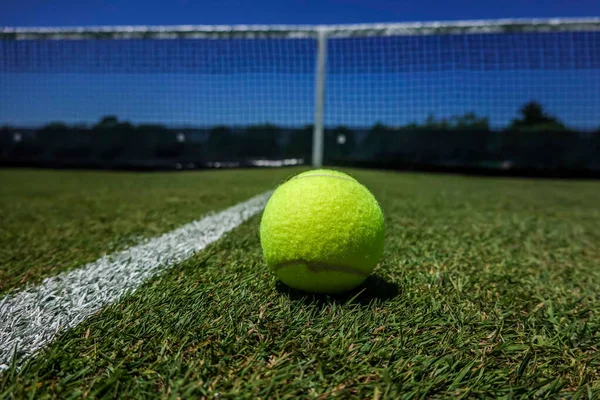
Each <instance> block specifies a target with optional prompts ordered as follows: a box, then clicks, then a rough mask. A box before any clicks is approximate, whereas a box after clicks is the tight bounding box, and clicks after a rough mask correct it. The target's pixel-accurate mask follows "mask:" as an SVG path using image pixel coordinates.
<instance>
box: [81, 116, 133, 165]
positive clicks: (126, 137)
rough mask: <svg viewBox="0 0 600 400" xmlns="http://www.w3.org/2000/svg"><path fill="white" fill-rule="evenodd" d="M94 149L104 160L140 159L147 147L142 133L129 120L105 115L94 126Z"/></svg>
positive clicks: (92, 134) (98, 156)
mask: <svg viewBox="0 0 600 400" xmlns="http://www.w3.org/2000/svg"><path fill="white" fill-rule="evenodd" d="M91 136H92V139H91V140H92V143H93V149H94V152H95V153H96V157H97V158H99V159H100V160H102V161H115V160H118V159H124V158H128V159H139V158H140V157H141V154H140V153H141V150H142V149H144V148H145V145H144V138H143V137H142V134H141V133H140V132H138V131H137V129H136V128H135V127H134V126H133V125H132V124H131V123H129V122H119V121H118V119H117V117H115V116H105V117H103V118H101V119H100V121H98V123H97V124H95V125H94V126H92V129H91Z"/></svg>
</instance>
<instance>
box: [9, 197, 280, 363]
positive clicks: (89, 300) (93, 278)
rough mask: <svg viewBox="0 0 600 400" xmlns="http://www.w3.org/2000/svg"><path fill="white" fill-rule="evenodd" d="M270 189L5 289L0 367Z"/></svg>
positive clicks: (183, 254) (240, 217) (256, 206)
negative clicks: (73, 267)
mask: <svg viewBox="0 0 600 400" xmlns="http://www.w3.org/2000/svg"><path fill="white" fill-rule="evenodd" d="M271 193H272V192H271V191H269V192H266V193H263V194H261V195H258V196H256V197H253V198H251V199H249V200H247V201H245V202H243V203H240V204H237V205H235V206H233V207H231V208H228V209H226V210H224V211H222V212H219V213H216V214H213V215H209V216H207V217H205V218H203V219H201V220H198V221H195V222H191V223H189V224H186V225H183V226H182V227H180V228H178V229H175V230H173V231H171V232H169V233H166V234H164V235H162V236H159V237H157V238H155V239H151V240H148V241H146V242H144V243H141V244H139V245H136V246H133V247H130V248H129V249H127V250H124V251H121V252H118V253H116V254H113V255H109V256H105V257H102V258H100V259H98V260H96V261H94V262H93V263H91V264H88V265H86V266H84V267H82V268H80V269H77V270H74V271H71V272H66V273H62V274H59V275H57V276H54V277H51V278H47V279H45V280H44V281H43V282H42V283H41V284H40V285H39V286H36V287H33V288H30V289H26V290H23V291H21V292H16V293H15V294H9V295H7V296H6V297H4V298H3V299H1V300H0V371H1V370H3V369H7V368H8V367H9V365H10V364H11V363H12V362H13V361H17V363H18V362H20V361H22V360H24V359H25V358H27V357H30V356H31V355H33V354H34V353H35V352H36V351H38V350H39V349H40V348H42V347H43V346H45V345H46V344H48V343H49V342H51V341H52V340H53V339H54V338H55V337H56V335H57V334H58V333H60V332H62V331H64V330H66V329H70V328H73V327H75V326H77V325H79V324H80V323H81V322H83V321H84V320H85V319H86V318H88V317H89V316H90V315H92V314H94V313H96V312H98V311H99V310H101V309H102V308H103V307H105V306H106V305H108V304H110V303H113V302H115V301H117V300H118V299H119V298H121V297H122V296H123V295H124V294H125V293H127V292H128V291H133V290H135V289H136V288H137V287H138V286H140V285H141V284H142V283H143V282H144V281H146V280H148V279H149V278H151V277H152V276H154V275H156V274H158V273H160V272H162V271H164V270H165V269H166V268H168V267H170V266H172V265H174V264H176V263H179V262H181V261H183V260H185V259H187V258H189V257H190V256H192V255H193V254H194V253H196V252H198V251H200V250H202V249H204V248H205V247H206V246H208V245H209V244H211V243H212V242H214V241H216V240H217V239H219V238H220V237H221V236H223V235H224V234H225V233H227V232H229V231H231V230H233V229H234V228H236V227H237V226H239V225H240V224H241V223H242V222H244V221H246V220H248V219H249V218H250V217H252V216H254V215H256V214H258V213H259V212H260V211H261V210H262V209H263V208H264V206H265V204H266V202H267V200H268V199H269V197H270V195H271ZM15 348H16V352H15ZM14 358H16V360H14Z"/></svg>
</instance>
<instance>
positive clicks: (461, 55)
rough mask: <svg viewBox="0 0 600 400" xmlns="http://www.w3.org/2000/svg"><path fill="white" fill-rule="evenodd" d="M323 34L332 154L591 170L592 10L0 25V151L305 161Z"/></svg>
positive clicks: (598, 128) (595, 100) (596, 58)
mask: <svg viewBox="0 0 600 400" xmlns="http://www.w3.org/2000/svg"><path fill="white" fill-rule="evenodd" d="M319 32H325V35H326V43H327V52H326V68H325V101H324V124H325V128H326V129H325V145H324V147H325V153H326V160H330V161H331V160H342V159H352V160H357V159H362V160H366V159H370V160H384V159H387V160H389V162H397V161H398V160H400V161H401V162H403V163H409V164H414V163H417V164H418V163H421V164H422V163H429V164H436V163H437V164H440V165H441V164H443V165H451V164H465V165H466V164H468V165H483V164H485V165H504V164H503V163H504V162H505V161H506V160H510V162H514V163H520V164H519V165H523V166H527V167H529V166H534V167H537V166H543V167H546V166H548V165H550V166H551V167H553V166H556V165H570V166H581V165H592V164H594V163H595V164H594V165H597V164H598V162H597V161H594V160H595V159H596V158H597V157H595V155H594V152H595V150H594V149H596V147H597V145H598V142H599V141H598V140H597V139H593V138H592V136H593V135H589V132H600V113H599V112H598V110H600V20H594V19H592V20H549V21H541V20H533V21H470V22H457V23H415V24H395V25H394V24H392V25H385V24H384V25H359V26H325V27H323V26H321V27H285V26H279V27H274V26H254V27H252V26H248V27H194V26H188V27H117V28H74V29H60V28H56V29H55V28H43V29H18V28H17V29H13V28H4V29H0V141H2V143H0V145H1V147H2V148H3V150H1V151H0V158H1V157H4V158H5V159H7V158H10V157H13V158H14V157H17V158H19V157H25V156H26V157H34V158H36V157H37V158H40V157H41V158H44V157H46V158H45V159H47V160H50V159H64V158H66V157H71V158H72V159H79V158H82V157H83V158H85V157H87V158H86V160H89V159H93V160H98V162H113V160H117V159H127V160H139V159H143V160H155V159H157V158H162V159H165V160H167V159H168V160H182V159H185V160H203V161H206V160H215V159H219V160H220V159H229V160H230V159H235V158H237V159H240V158H248V157H254V158H256V157H263V158H265V157H266V158H281V157H302V158H304V159H306V160H308V159H309V158H310V153H311V147H312V143H311V141H312V127H311V124H313V121H314V118H315V115H316V114H318V113H315V104H316V102H315V93H316V90H315V85H316V82H317V79H316V78H317V77H316V72H315V67H316V62H317V50H318V40H317V37H318V33H319ZM107 117H108V118H107ZM99 121H100V122H99ZM117 121H120V122H117ZM123 121H127V122H128V123H129V124H123V123H122V122H123ZM119 123H120V124H119ZM3 125H5V126H7V127H5V128H1V127H2V126H3ZM448 131H453V132H454V133H455V134H454V135H448V134H447V133H448ZM515 132H519V134H518V135H516V134H515ZM532 132H533V133H532ZM549 132H550V133H552V134H547V133H549ZM556 132H560V134H555V133H556ZM567 133H568V134H567ZM196 134H197V135H196ZM541 134H544V135H543V136H541ZM573 134H575V135H573ZM194 135H196V136H194ZM595 137H597V138H600V134H596V135H595ZM32 138H33V139H32ZM190 139H192V140H190ZM59 142H60V143H59ZM57 143H58V144H57ZM139 143H145V144H147V146H146V149H145V150H140V149H138V148H139V147H140V146H139ZM565 149H566V150H565ZM541 150H543V151H541ZM15 154H16V156H15ZM536 157H537V158H536ZM37 158H36V159H37ZM515 160H516V161H515ZM532 160H533V161H532ZM548 160H550V162H549V161H548ZM582 160H583V161H582ZM169 162H171V161H169Z"/></svg>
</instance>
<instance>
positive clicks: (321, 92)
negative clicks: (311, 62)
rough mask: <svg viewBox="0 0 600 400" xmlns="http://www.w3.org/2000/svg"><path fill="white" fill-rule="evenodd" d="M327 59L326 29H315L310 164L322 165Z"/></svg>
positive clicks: (315, 166) (319, 166)
mask: <svg viewBox="0 0 600 400" xmlns="http://www.w3.org/2000/svg"><path fill="white" fill-rule="evenodd" d="M326 59H327V31H326V29H324V28H320V29H319V30H318V31H317V66H316V76H315V121H314V130H313V148H312V165H313V167H314V168H321V167H322V166H323V142H324V140H323V115H324V108H325V68H326Z"/></svg>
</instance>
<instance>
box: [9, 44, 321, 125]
mask: <svg viewBox="0 0 600 400" xmlns="http://www.w3.org/2000/svg"><path fill="white" fill-rule="evenodd" d="M314 47H315V43H314V41H313V40H311V39H219V40H214V39H174V40H169V39H147V40H146V39H125V40H119V39H116V40H109V39H97V40H95V39H85V40H19V41H10V40H0V54H2V59H1V61H0V82H1V85H0V124H1V123H4V124H18V125H29V126H30V125H41V124H44V123H48V122H51V121H61V122H66V123H88V124H89V123H93V122H95V121H97V120H98V119H99V118H101V117H102V116H104V115H115V116H118V117H119V119H124V120H128V121H131V122H135V123H161V124H166V125H169V126H173V125H175V126H179V125H190V126H202V127H206V126H214V125H230V126H237V125H249V124H260V123H272V124H277V125H283V126H287V125H300V124H307V123H310V120H311V118H312V111H313V109H312V102H313V97H314V94H313V82H314V63H315V55H314V54H315V51H314Z"/></svg>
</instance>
